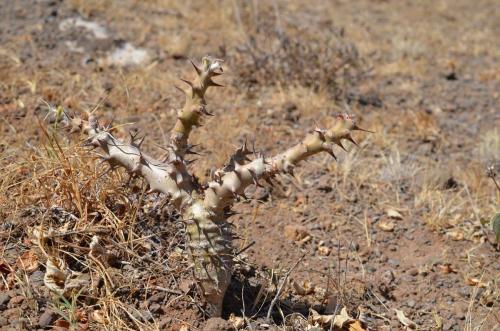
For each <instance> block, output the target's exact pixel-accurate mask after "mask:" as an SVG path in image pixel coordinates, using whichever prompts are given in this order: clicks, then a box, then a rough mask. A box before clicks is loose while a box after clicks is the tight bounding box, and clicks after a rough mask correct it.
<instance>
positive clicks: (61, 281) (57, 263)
mask: <svg viewBox="0 0 500 331" xmlns="http://www.w3.org/2000/svg"><path fill="white" fill-rule="evenodd" d="M67 277H68V274H67V271H66V263H65V262H64V260H62V259H60V258H58V257H54V256H49V258H48V260H47V270H46V272H45V276H44V277H43V282H44V284H45V286H46V287H47V288H48V289H49V290H51V291H52V292H55V293H57V294H59V295H63V294H64V285H65V283H66V279H67Z"/></svg>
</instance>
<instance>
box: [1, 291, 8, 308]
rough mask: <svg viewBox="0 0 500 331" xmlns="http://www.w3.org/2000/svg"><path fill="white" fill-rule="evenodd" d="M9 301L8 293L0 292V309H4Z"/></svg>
mask: <svg viewBox="0 0 500 331" xmlns="http://www.w3.org/2000/svg"><path fill="white" fill-rule="evenodd" d="M9 301H10V295H8V294H7V293H0V309H5V308H6V307H7V304H8V303H9Z"/></svg>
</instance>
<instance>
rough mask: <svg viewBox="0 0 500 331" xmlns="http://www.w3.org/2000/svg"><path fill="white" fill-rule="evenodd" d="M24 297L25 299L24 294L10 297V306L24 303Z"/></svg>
mask: <svg viewBox="0 0 500 331" xmlns="http://www.w3.org/2000/svg"><path fill="white" fill-rule="evenodd" d="M24 299H25V298H24V296H22V295H16V296H15V297H13V298H11V299H10V301H9V306H11V307H13V306H17V305H20V304H21V303H23V301H24Z"/></svg>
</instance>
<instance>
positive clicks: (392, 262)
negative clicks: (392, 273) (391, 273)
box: [387, 259, 399, 268]
mask: <svg viewBox="0 0 500 331" xmlns="http://www.w3.org/2000/svg"><path fill="white" fill-rule="evenodd" d="M387 263H389V265H390V266H391V267H394V268H397V267H399V260H397V259H389V260H387Z"/></svg>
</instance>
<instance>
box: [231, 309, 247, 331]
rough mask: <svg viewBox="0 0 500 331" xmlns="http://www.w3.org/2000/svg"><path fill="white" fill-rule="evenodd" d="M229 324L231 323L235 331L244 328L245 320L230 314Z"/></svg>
mask: <svg viewBox="0 0 500 331" xmlns="http://www.w3.org/2000/svg"><path fill="white" fill-rule="evenodd" d="M229 323H231V324H232V325H233V327H234V328H235V329H236V330H239V329H242V328H243V327H244V326H245V319H244V318H243V317H240V316H236V315H234V314H233V313H231V315H230V316H229Z"/></svg>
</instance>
